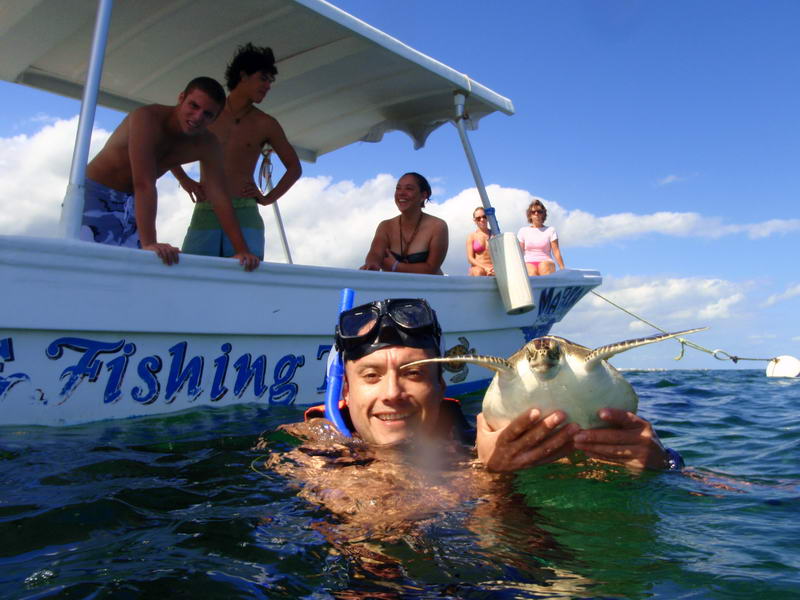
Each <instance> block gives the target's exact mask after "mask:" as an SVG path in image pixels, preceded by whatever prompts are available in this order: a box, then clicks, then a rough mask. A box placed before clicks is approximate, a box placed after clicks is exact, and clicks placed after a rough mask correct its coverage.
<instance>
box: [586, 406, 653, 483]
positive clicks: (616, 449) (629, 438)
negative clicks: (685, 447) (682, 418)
mask: <svg viewBox="0 0 800 600" xmlns="http://www.w3.org/2000/svg"><path fill="white" fill-rule="evenodd" d="M597 414H598V415H599V417H600V418H601V419H602V420H603V421H605V422H606V423H608V424H609V426H610V428H608V429H605V428H604V429H585V430H583V431H581V432H579V433H578V434H577V435H576V436H575V437H574V444H575V449H576V450H582V451H583V452H585V453H586V455H587V456H589V457H590V458H596V459H598V460H604V461H608V462H612V463H617V464H621V465H624V466H625V467H627V468H629V469H632V470H635V471H640V470H642V469H655V470H661V469H665V468H667V466H668V460H667V453H666V451H665V450H664V446H662V445H661V442H660V441H659V439H658V436H657V435H656V432H655V430H654V429H653V426H652V425H651V424H650V423H649V422H647V421H645V420H644V419H642V418H641V417H639V416H636V415H635V414H633V413H632V412H628V411H624V410H620V409H617V408H601V409H600V410H599V411H598V413H597Z"/></svg>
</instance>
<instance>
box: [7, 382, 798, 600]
mask: <svg viewBox="0 0 800 600" xmlns="http://www.w3.org/2000/svg"><path fill="white" fill-rule="evenodd" d="M625 376H626V378H627V379H628V380H629V381H630V382H631V383H632V384H633V385H634V387H635V388H636V390H637V392H638V393H639V396H640V411H639V412H640V414H642V415H643V416H645V417H646V418H648V419H650V420H651V421H652V422H653V423H654V424H655V425H656V429H657V430H658V432H659V434H660V435H661V437H662V439H663V440H664V442H665V443H666V444H667V445H669V446H672V447H674V448H676V449H678V450H679V451H680V452H681V453H682V454H683V456H684V458H685V459H686V463H687V465H688V468H687V469H686V470H685V471H684V472H683V473H645V474H639V475H636V474H631V473H628V472H626V471H624V470H622V469H617V468H613V467H612V468H607V469H603V470H602V471H601V472H600V476H593V477H589V478H587V477H585V476H581V472H582V470H583V471H585V469H583V468H582V467H580V466H573V465H549V466H546V467H541V468H537V469H531V470H528V471H526V472H524V473H520V474H518V475H516V476H514V477H513V478H508V479H507V481H506V483H507V485H506V487H505V488H498V490H499V489H505V492H504V493H502V494H501V492H499V491H498V492H497V494H498V497H496V498H489V499H488V500H487V498H485V497H483V498H481V499H480V500H474V501H473V500H468V501H465V502H463V503H462V504H460V505H458V506H457V507H456V508H455V509H452V510H448V511H445V512H444V513H443V514H439V515H435V516H434V517H433V518H429V519H427V520H425V521H424V523H422V524H420V526H419V527H416V528H414V529H411V530H403V531H402V532H398V533H397V535H386V532H383V533H380V534H379V533H370V530H365V531H364V532H362V533H361V534H359V535H355V534H353V535H351V537H350V538H345V539H342V537H341V536H339V538H338V539H337V537H336V536H335V535H331V534H330V532H331V531H335V530H336V527H337V526H338V525H339V523H340V521H339V519H338V518H337V517H335V516H334V515H332V514H330V513H329V512H327V511H326V510H325V509H323V508H321V507H319V506H317V505H315V504H312V503H310V502H308V501H307V500H305V499H304V498H302V497H299V496H298V494H297V488H296V486H293V485H292V482H291V481H288V480H287V478H286V477H283V476H281V475H277V474H274V473H270V472H269V471H268V470H266V469H265V468H264V467H263V460H262V458H263V456H262V455H263V452H261V451H256V450H253V446H254V444H255V442H256V440H257V439H258V437H259V434H260V433H261V432H263V431H265V430H273V429H274V428H275V427H277V426H278V425H280V424H282V423H288V422H293V421H296V420H298V419H299V418H300V416H301V413H300V411H299V410H293V409H288V408H280V409H272V410H268V409H266V408H261V407H258V406H245V407H231V408H227V409H208V408H198V409H197V410H192V411H189V412H185V413H182V414H178V415H172V416H167V417H162V418H157V419H156V418H147V419H133V420H127V421H119V422H106V423H97V424H93V425H87V426H79V427H70V428H37V427H0V598H3V599H9V598H65V599H66V598H70V599H72V598H92V599H99V598H115V599H116V598H123V599H125V598H192V599H197V598H310V599H323V598H476V599H478V598H480V599H487V598H501V599H504V598H669V599H673V598H757V597H764V598H788V597H800V449H799V446H800V444H798V441H800V424H799V423H800V419H799V418H798V417H800V380H779V379H769V378H767V377H765V376H764V374H763V371H761V370H752V371H751V370H734V371H730V370H726V371H721V370H720V371H714V370H709V371H680V370H674V371H654V372H644V371H629V372H626V373H625ZM464 404H465V407H466V409H467V411H468V412H469V413H471V414H473V415H474V414H475V412H477V411H478V410H479V398H477V397H469V398H465V399H464ZM279 437H280V436H277V438H279ZM277 438H275V436H273V440H275V439H277ZM274 443H280V440H279V439H278V440H277V441H275V442H274Z"/></svg>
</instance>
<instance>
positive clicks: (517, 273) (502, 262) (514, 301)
mask: <svg viewBox="0 0 800 600" xmlns="http://www.w3.org/2000/svg"><path fill="white" fill-rule="evenodd" d="M453 100H454V101H455V106H456V118H455V125H456V129H458V135H459V137H460V138H461V145H462V146H463V147H464V154H466V155H467V162H468V163H469V168H470V169H471V170H472V178H473V179H474V180H475V185H476V186H477V188H478V194H479V195H480V197H481V203H482V204H483V211H484V212H485V213H486V217H487V218H488V219H489V229H490V231H491V232H492V235H491V237H490V238H489V252H490V253H491V255H492V264H493V265H494V275H495V282H496V283H497V289H498V290H499V291H500V297H501V298H502V299H503V304H504V306H505V308H506V312H507V313H508V314H510V315H517V314H521V313H524V312H528V311H529V310H532V309H533V308H534V303H533V292H532V291H531V283H530V278H529V277H528V271H527V269H526V268H525V262H524V260H523V258H522V250H521V249H520V247H519V243H518V242H517V238H516V236H515V235H514V234H513V233H502V234H501V233H500V225H498V224H497V218H496V217H495V214H494V207H492V204H491V203H490V202H489V195H488V194H487V193H486V186H485V185H484V183H483V177H481V172H480V170H478V162H477V161H476V160H475V154H474V153H473V152H472V145H471V144H470V143H469V138H468V137H467V128H466V127H465V126H464V121H465V120H466V119H468V118H469V116H468V115H467V114H466V113H465V112H464V104H465V103H466V100H467V96H466V93H465V92H462V91H457V92H455V93H454V94H453Z"/></svg>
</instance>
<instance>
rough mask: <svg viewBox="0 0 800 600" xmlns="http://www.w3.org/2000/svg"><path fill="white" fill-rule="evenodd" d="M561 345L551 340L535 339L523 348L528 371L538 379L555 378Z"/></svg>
mask: <svg viewBox="0 0 800 600" xmlns="http://www.w3.org/2000/svg"><path fill="white" fill-rule="evenodd" d="M562 353H563V351H562V350H561V345H560V344H559V343H558V341H556V340H554V339H552V338H547V337H543V338H536V339H534V340H531V341H530V342H528V344H527V345H526V346H525V357H526V359H527V360H528V366H529V367H530V370H531V371H532V372H533V373H535V374H536V375H537V376H539V377H544V378H545V379H549V378H550V377H555V375H556V373H557V372H558V369H557V368H556V367H558V365H559V364H560V362H561V355H562Z"/></svg>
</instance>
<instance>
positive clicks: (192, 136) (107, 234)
mask: <svg viewBox="0 0 800 600" xmlns="http://www.w3.org/2000/svg"><path fill="white" fill-rule="evenodd" d="M224 105H225V91H224V90H223V89H222V86H221V85H220V84H219V83H218V82H216V81H215V80H214V79H211V78H210V77H198V78H196V79H193V80H192V81H190V82H189V84H188V85H187V86H186V88H185V89H184V90H183V92H181V94H180V95H179V96H178V104H177V105H175V106H165V105H162V104H151V105H149V106H143V107H141V108H138V109H136V110H135V111H133V112H132V113H131V114H129V115H128V116H127V117H125V119H124V120H123V121H122V123H120V125H119V127H117V129H116V130H115V131H114V133H112V134H111V137H109V138H108V141H107V142H106V144H105V146H104V147H103V149H102V150H100V152H99V153H98V154H97V156H95V157H94V159H92V161H91V162H90V163H89V165H88V167H87V169H86V194H85V200H84V213H83V226H82V228H81V238H82V239H84V240H88V241H95V242H100V243H104V244H113V245H115V246H128V247H133V248H142V249H144V250H152V251H153V252H155V253H156V254H157V255H158V256H159V258H161V260H162V261H163V262H164V264H167V265H171V264H173V263H177V262H178V254H179V252H180V250H179V249H178V248H176V247H174V246H172V245H170V244H166V243H160V242H159V241H158V239H157V236H156V209H157V202H158V192H157V191H156V180H157V179H158V178H159V177H161V175H163V174H164V173H165V172H166V171H168V170H169V169H171V168H173V167H176V166H179V165H182V164H186V163H190V162H194V161H200V164H201V165H202V168H203V172H204V173H205V175H206V196H207V198H208V200H209V202H210V204H211V205H212V206H213V207H214V211H215V212H216V213H217V215H218V216H219V221H220V223H221V226H222V227H223V228H224V229H225V231H226V233H227V234H228V235H229V236H230V239H231V241H232V242H233V246H234V248H235V253H234V254H233V256H234V257H235V258H237V259H238V260H239V262H240V263H241V264H242V265H243V266H244V267H245V269H247V270H248V271H251V270H253V269H255V268H256V267H257V266H258V263H259V258H258V257H257V256H255V255H254V254H252V253H251V252H250V250H249V249H248V247H247V244H246V243H245V240H244V237H243V236H242V232H241V230H240V228H239V224H238V222H237V220H236V216H235V214H234V212H233V208H232V207H231V203H230V201H229V199H228V198H227V197H226V193H225V189H224V173H223V165H222V148H221V147H220V144H219V142H218V141H217V139H216V137H214V135H213V134H212V133H210V132H209V131H208V129H207V128H208V126H209V125H210V124H211V123H213V121H214V119H216V118H217V115H218V114H219V112H220V111H221V110H222V108H223V107H224Z"/></svg>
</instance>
